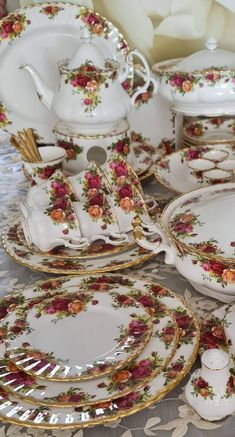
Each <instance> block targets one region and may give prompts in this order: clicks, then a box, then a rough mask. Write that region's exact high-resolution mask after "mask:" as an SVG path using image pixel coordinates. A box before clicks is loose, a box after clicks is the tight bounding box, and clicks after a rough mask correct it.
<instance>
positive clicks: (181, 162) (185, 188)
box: [154, 145, 235, 193]
mask: <svg viewBox="0 0 235 437" xmlns="http://www.w3.org/2000/svg"><path fill="white" fill-rule="evenodd" d="M215 147H216V146H209V145H208V146H200V147H193V146H192V147H190V148H188V147H186V148H184V149H181V150H178V151H177V152H174V153H172V154H171V155H169V156H165V157H163V158H162V159H160V160H159V161H158V162H157V163H156V165H155V171H154V175H155V177H156V179H157V180H158V181H159V182H160V183H161V184H162V185H163V186H165V187H166V188H168V189H170V190H171V191H173V192H176V193H186V192H189V191H192V190H195V189H196V188H199V187H204V186H207V185H209V181H206V179H205V178H204V171H206V170H208V169H209V168H215V167H217V168H220V165H221V164H222V165H223V164H224V165H225V166H226V163H227V162H230V161H233V160H234V157H235V151H234V147H233V146H231V145H218V147H221V148H222V150H224V151H225V152H227V153H228V155H227V157H226V159H225V160H224V161H222V162H221V163H217V164H215V163H213V162H212V161H209V160H204V159H203V160H202V158H201V156H202V154H203V152H206V151H209V150H214V148H215ZM217 182H219V181H218V178H217Z"/></svg>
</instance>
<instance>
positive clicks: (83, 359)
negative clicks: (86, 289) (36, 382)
mask: <svg viewBox="0 0 235 437" xmlns="http://www.w3.org/2000/svg"><path fill="white" fill-rule="evenodd" d="M19 322H20V323H21V331H20V333H18V334H15V333H14V331H13V332H12V328H13V330H14V327H15V326H18V324H19ZM7 323H8V324H9V326H11V328H10V329H9V331H8V335H7V336H6V340H5V343H6V351H7V354H8V356H9V358H10V360H11V361H12V362H14V363H15V364H16V365H17V367H19V368H20V369H23V370H25V371H26V372H27V373H29V374H32V375H34V376H39V377H40V378H46V379H52V380H55V381H56V380H57V381H60V380H67V381H76V380H77V381H79V380H82V379H89V378H94V377H96V376H100V375H104V374H107V373H110V372H111V371H114V370H117V369H119V368H120V367H123V366H124V365H125V364H127V363H129V362H130V361H131V360H133V359H134V358H135V357H136V356H137V355H139V354H140V352H141V351H142V350H143V348H144V346H145V345H146V343H147V341H148V340H149V337H150V335H151V332H152V323H151V318H150V315H149V314H148V313H147V312H146V310H145V308H144V307H143V306H142V305H141V304H140V303H138V302H136V301H135V300H134V299H130V300H129V301H128V302H126V303H125V304H123V303H122V302H120V301H119V300H118V294H117V293H112V294H111V293H102V292H92V293H80V292H77V293H73V294H69V293H66V295H61V296H55V297H53V298H50V299H45V300H43V301H41V302H40V303H35V305H34V304H33V301H32V302H31V304H30V305H28V306H26V307H25V306H21V307H20V306H19V307H17V308H16V309H15V311H13V312H12V313H11V314H10V315H9V317H8V318H7ZM94 333H95V335H94Z"/></svg>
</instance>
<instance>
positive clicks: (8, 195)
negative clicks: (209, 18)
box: [0, 144, 235, 437]
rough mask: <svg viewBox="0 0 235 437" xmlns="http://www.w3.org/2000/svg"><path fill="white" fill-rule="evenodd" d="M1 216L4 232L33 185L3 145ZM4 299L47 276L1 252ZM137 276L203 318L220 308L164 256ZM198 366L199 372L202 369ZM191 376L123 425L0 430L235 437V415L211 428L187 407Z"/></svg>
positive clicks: (75, 435) (152, 189) (66, 436)
mask: <svg viewBox="0 0 235 437" xmlns="http://www.w3.org/2000/svg"><path fill="white" fill-rule="evenodd" d="M0 175H1V176H0V178H1V181H0V199H1V204H0V215H1V230H3V229H4V227H5V226H6V224H7V223H8V222H9V219H10V217H13V216H14V215H15V213H16V212H17V209H18V204H19V202H20V200H21V199H22V198H24V196H25V191H26V189H27V187H28V186H29V183H28V182H27V181H26V180H25V178H24V176H23V174H22V172H21V164H20V162H19V157H18V155H17V154H16V153H15V152H14V150H13V149H12V148H11V147H10V146H9V145H4V144H1V145H0ZM144 189H145V191H146V192H149V193H154V194H157V195H160V196H162V197H164V196H165V197H166V196H168V197H169V193H168V192H166V191H163V189H162V188H161V187H160V186H159V185H158V183H157V182H156V181H155V180H154V179H152V180H149V181H146V182H145V183H144ZM0 264H1V269H0V278H1V282H0V295H2V296H4V295H5V294H7V293H8V292H9V291H13V292H14V291H16V290H18V289H20V288H22V287H24V286H26V285H30V284H32V283H33V282H35V281H38V280H40V279H43V278H46V277H48V275H46V274H42V273H35V272H32V271H30V270H29V269H27V268H25V267H23V266H21V265H19V264H16V263H15V262H14V261H13V260H11V259H10V258H9V257H8V256H7V255H6V254H5V252H4V250H3V249H1V254H0ZM128 273H131V274H132V275H133V273H134V274H135V275H138V276H140V277H144V278H145V279H148V278H149V279H150V278H153V279H154V280H156V281H158V282H159V283H160V284H164V286H167V287H169V288H170V289H172V290H173V291H176V292H178V293H179V294H181V295H182V296H184V298H185V299H186V301H187V302H188V303H189V304H190V306H191V308H192V309H193V311H194V312H195V314H196V315H197V316H198V317H199V318H203V317H204V315H205V314H207V313H210V312H211V311H213V310H215V309H216V308H217V307H218V306H220V305H221V303H220V302H217V301H215V300H213V299H208V298H206V297H204V296H202V295H200V294H199V293H197V292H196V291H195V290H194V289H193V288H192V287H191V286H190V285H189V284H188V282H187V281H186V280H185V279H184V278H183V277H182V276H180V275H179V274H178V272H177V271H176V270H175V268H174V267H171V266H167V265H165V264H164V259H163V257H162V256H157V257H156V259H154V261H151V262H147V263H146V264H145V265H142V266H137V267H136V268H133V269H129V270H126V271H123V274H128ZM198 364H199V363H198V362H196V363H195V365H194V368H195V367H196V366H198ZM187 380H188V376H187V378H186V379H185V380H183V382H182V383H181V385H179V386H178V387H177V388H176V389H175V390H173V391H172V392H171V393H169V394H168V396H167V397H166V398H164V399H163V400H161V401H160V402H159V403H157V404H156V405H155V406H153V407H150V408H148V409H146V410H144V411H142V412H140V413H136V414H134V415H132V416H130V417H127V418H125V419H122V420H119V421H117V422H115V423H113V424H108V425H107V426H103V425H102V426H98V427H94V428H90V429H86V430H84V431H83V430H74V431H71V430H68V431H66V430H56V431H46V430H45V431H44V430H42V429H41V430H36V429H34V430H32V429H27V428H23V427H20V426H15V425H8V424H5V423H2V424H1V426H0V437H3V436H7V437H20V436H21V435H25V436H33V437H39V436H47V435H50V436H53V437H59V436H61V437H62V436H63V437H140V436H145V435H146V436H155V435H156V436H158V437H161V436H163V437H168V436H172V437H183V436H190V437H197V436H211V435H213V437H221V436H226V437H230V436H231V437H234V435H235V431H234V420H235V419H234V418H233V416H230V417H228V418H227V419H225V420H223V421H220V422H217V423H209V422H206V421H204V420H202V419H201V418H200V417H199V416H198V415H197V414H196V412H195V411H194V410H193V409H192V408H191V407H190V406H189V405H188V404H187V403H186V402H185V397H184V386H185V383H186V382H187Z"/></svg>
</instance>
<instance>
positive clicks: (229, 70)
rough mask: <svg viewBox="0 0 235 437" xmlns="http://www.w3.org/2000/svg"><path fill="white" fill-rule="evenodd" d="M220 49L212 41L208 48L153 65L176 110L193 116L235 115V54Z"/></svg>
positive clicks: (160, 88)
mask: <svg viewBox="0 0 235 437" xmlns="http://www.w3.org/2000/svg"><path fill="white" fill-rule="evenodd" d="M217 46H218V43H217V41H215V40H214V38H209V40H208V41H207V42H206V49H204V50H201V51H199V52H197V53H194V54H193V55H191V56H189V57H188V58H184V59H176V60H171V61H164V62H160V63H158V64H155V65H154V66H153V72H154V73H155V76H156V78H157V81H158V89H159V93H160V94H161V95H162V96H163V97H165V98H166V99H167V100H168V101H169V102H171V104H173V105H174V109H175V110H176V111H178V112H180V113H183V114H187V115H192V116H197V115H199V114H200V115H206V116H217V115H221V114H232V115H233V114H234V100H235V93H234V76H235V74H234V71H235V54H234V53H233V52H230V51H228V50H222V49H217Z"/></svg>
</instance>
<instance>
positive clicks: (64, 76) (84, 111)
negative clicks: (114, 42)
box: [21, 29, 150, 134]
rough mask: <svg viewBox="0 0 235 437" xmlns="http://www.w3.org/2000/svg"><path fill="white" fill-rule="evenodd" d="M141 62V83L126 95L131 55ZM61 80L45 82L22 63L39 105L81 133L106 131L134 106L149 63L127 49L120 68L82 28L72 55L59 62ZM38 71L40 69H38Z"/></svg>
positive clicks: (37, 73)
mask: <svg viewBox="0 0 235 437" xmlns="http://www.w3.org/2000/svg"><path fill="white" fill-rule="evenodd" d="M133 56H134V57H135V58H138V60H139V61H140V62H141V63H142V64H143V67H144V72H145V79H144V84H143V85H142V86H139V87H137V88H136V89H134V90H133V94H132V95H131V96H129V94H128V93H127V92H126V91H125V90H124V88H123V86H122V83H123V82H125V81H126V80H127V79H128V77H129V75H130V74H131V72H132V69H133V63H132V58H133ZM58 67H59V71H60V81H59V83H58V81H56V82H55V83H54V84H53V87H49V86H47V85H46V84H45V82H44V80H43V79H42V77H41V75H40V74H39V72H38V69H37V68H35V67H34V66H33V65H30V64H28V63H26V64H24V65H22V66H21V68H22V69H23V70H26V71H27V72H28V73H29V74H30V75H31V77H32V80H33V82H34V86H35V88H36V90H37V94H38V96H39V97H40V101H41V102H42V104H43V105H44V106H45V107H46V108H47V109H48V110H49V111H51V112H52V113H53V114H54V115H55V116H56V117H57V119H58V120H62V121H64V122H65V123H68V124H78V125H79V131H80V132H81V133H86V134H89V133H92V132H93V133H94V132H95V133H108V132H109V131H110V130H113V128H114V127H115V126H116V125H117V124H118V123H119V122H120V121H121V120H123V119H124V118H126V117H127V115H128V113H129V111H130V109H131V107H132V106H134V104H135V101H136V99H137V97H138V96H139V95H140V94H141V93H143V92H144V91H146V89H147V88H148V86H149V82H150V70H149V66H148V63H147V61H146V59H145V57H144V55H142V54H141V53H140V52H139V50H137V49H134V50H130V51H129V52H128V54H127V56H126V61H125V64H124V66H122V67H123V68H122V69H121V68H120V63H119V62H118V61H116V60H113V59H110V58H109V57H108V56H107V55H106V54H104V53H103V51H102V50H100V49H99V48H98V47H97V46H96V44H95V43H93V40H92V37H91V35H90V32H89V30H87V29H84V31H83V35H82V37H81V38H80V43H79V44H78V46H77V49H76V50H75V52H74V54H73V56H72V57H71V58H70V59H65V60H62V61H60V62H59V63H58ZM39 71H40V70H39Z"/></svg>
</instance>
